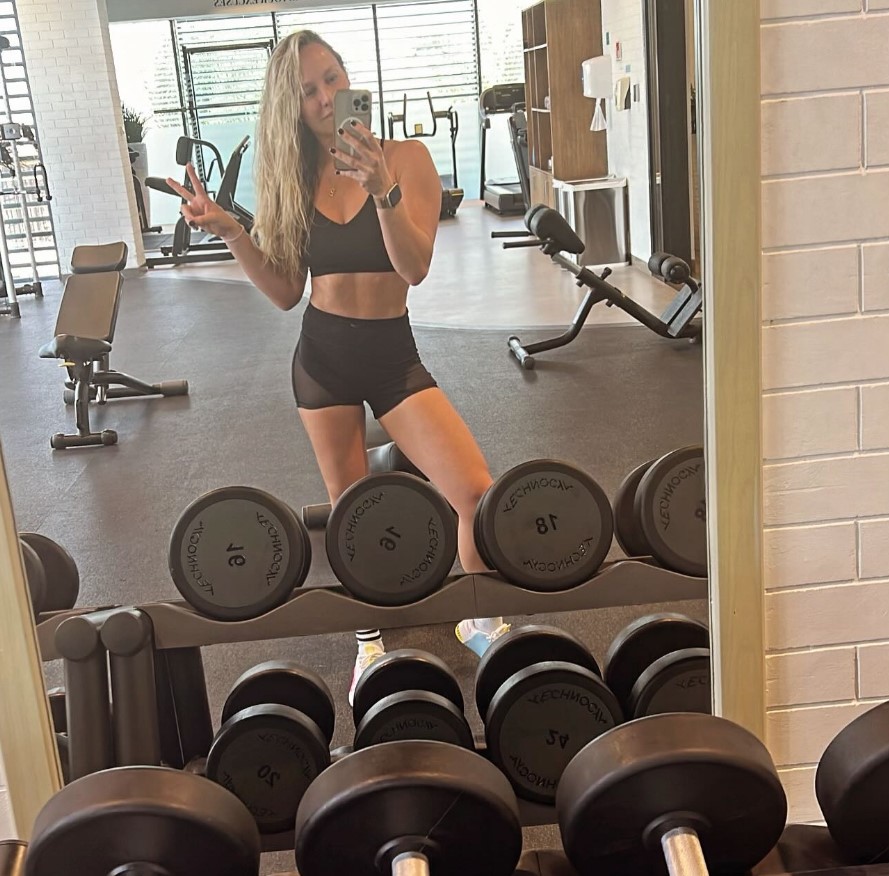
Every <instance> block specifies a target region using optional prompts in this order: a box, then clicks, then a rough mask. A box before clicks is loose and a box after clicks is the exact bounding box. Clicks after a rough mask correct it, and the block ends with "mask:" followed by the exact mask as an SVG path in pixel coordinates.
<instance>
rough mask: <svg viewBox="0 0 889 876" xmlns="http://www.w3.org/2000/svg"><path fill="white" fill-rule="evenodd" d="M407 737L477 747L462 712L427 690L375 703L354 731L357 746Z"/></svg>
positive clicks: (411, 692)
mask: <svg viewBox="0 0 889 876" xmlns="http://www.w3.org/2000/svg"><path fill="white" fill-rule="evenodd" d="M404 739H433V740H437V741H438V742H447V743H449V744H450V745H459V746H461V747H462V748H469V749H472V750H473V751H474V750H475V742H474V741H473V739H472V731H471V730H470V729H469V724H468V723H467V721H466V717H465V716H464V714H463V712H462V711H460V709H458V708H457V707H456V706H455V705H454V704H453V703H452V702H451V701H450V700H448V699H445V697H442V696H439V695H438V694H434V693H429V692H428V691H424V690H403V691H399V692H398V693H394V694H390V695H389V696H387V697H383V699H381V700H380V701H379V702H378V703H374V705H372V706H371V707H370V708H369V709H368V710H367V712H366V713H365V715H364V717H363V718H362V719H361V723H360V724H359V725H358V729H357V730H356V731H355V749H356V750H357V749H359V748H367V747H368V746H370V745H379V744H380V743H381V742H397V741H400V740H404Z"/></svg>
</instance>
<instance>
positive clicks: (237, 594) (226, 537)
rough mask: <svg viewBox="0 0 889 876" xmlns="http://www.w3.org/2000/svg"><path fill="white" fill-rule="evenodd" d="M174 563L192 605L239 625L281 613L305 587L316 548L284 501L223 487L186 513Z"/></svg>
mask: <svg viewBox="0 0 889 876" xmlns="http://www.w3.org/2000/svg"><path fill="white" fill-rule="evenodd" d="M167 559H168V565H169V569H170V575H171V576H172V578H173V583H174V584H175V585H176V588H177V590H179V592H180V593H181V594H182V596H183V597H184V598H185V600H186V601H187V602H188V603H189V604H191V605H192V606H193V607H194V608H195V609H197V610H198V611H199V612H201V613H202V614H205V615H207V616H208V617H212V618H215V619H217V620H226V621H238V620H247V619H249V618H254V617H258V616H259V615H262V614H265V613H266V612H268V611H271V610H272V609H274V608H277V607H278V606H279V605H281V604H283V603H284V602H286V601H287V599H288V598H289V597H290V595H291V594H292V592H293V590H294V588H296V587H300V586H302V584H303V582H304V581H305V580H306V576H307V575H308V573H309V566H310V564H311V561H312V545H311V542H310V541H309V534H308V532H306V528H305V526H303V524H302V521H301V520H300V519H299V517H298V515H297V514H296V513H295V512H294V511H293V510H292V509H291V508H290V507H289V506H288V505H287V504H286V503H284V502H282V501H281V500H280V499H277V498H275V497H274V496H272V495H270V494H269V493H267V492H265V491H264V490H260V489H257V488H255V487H222V488H220V489H216V490H211V491H210V492H208V493H205V494H204V495H202V496H200V497H199V498H197V499H195V501H194V502H192V503H191V504H190V505H189V506H188V507H187V508H186V509H185V511H183V512H182V514H181V515H180V517H179V519H178V520H177V522H176V525H175V526H174V528H173V532H172V534H171V536H170V543H169V549H168V558H167Z"/></svg>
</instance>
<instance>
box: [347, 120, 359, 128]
mask: <svg viewBox="0 0 889 876" xmlns="http://www.w3.org/2000/svg"><path fill="white" fill-rule="evenodd" d="M349 124H350V125H351V126H352V127H353V128H354V127H355V125H357V124H358V122H356V121H355V119H352V120H351V121H350V122H349Z"/></svg>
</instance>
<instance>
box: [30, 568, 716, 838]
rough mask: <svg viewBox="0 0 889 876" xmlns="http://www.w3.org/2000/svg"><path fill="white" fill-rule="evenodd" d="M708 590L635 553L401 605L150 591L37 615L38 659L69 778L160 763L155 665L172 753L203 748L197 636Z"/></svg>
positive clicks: (478, 581) (544, 816) (205, 714)
mask: <svg viewBox="0 0 889 876" xmlns="http://www.w3.org/2000/svg"><path fill="white" fill-rule="evenodd" d="M707 595H708V587H707V579H706V578H694V577H690V576H687V575H682V574H679V573H677V572H672V571H669V570H667V569H664V568H662V567H660V566H657V565H654V564H653V562H651V561H649V560H647V559H644V558H643V559H629V560H618V561H616V562H612V563H606V564H605V565H603V566H602V568H601V570H600V571H599V572H598V573H597V574H596V575H595V576H594V577H593V578H591V579H590V580H588V581H585V582H583V583H582V584H579V585H577V586H576V587H573V588H571V589H570V590H563V591H556V592H545V593H541V592H536V591H530V590H526V589H524V588H521V587H518V586H516V585H514V584H510V583H509V582H507V581H505V580H504V579H502V578H501V577H499V576H498V575H495V574H487V573H486V574H472V575H466V574H462V575H456V576H453V577H451V578H450V579H449V580H448V581H447V582H446V583H445V584H444V586H443V587H442V588H441V589H439V590H438V591H436V592H435V593H434V594H432V595H431V596H428V597H427V598H426V599H423V600H421V601H419V602H415V603H412V604H410V605H405V606H377V605H369V604H367V603H365V602H361V601H360V600H358V599H356V598H355V597H353V596H351V595H350V594H349V593H348V592H347V591H346V590H345V589H344V588H342V587H340V586H324V587H309V588H302V589H300V590H297V591H295V592H294V594H293V596H292V597H291V598H290V599H289V600H288V601H287V602H286V603H284V604H283V605H281V606H279V607H278V608H275V609H273V610H272V611H269V612H267V613H266V614H264V615H261V616H260V617H257V618H252V619H250V620H244V621H219V620H214V619H212V618H208V617H205V616H203V615H201V614H198V612H196V611H195V610H194V609H193V608H192V607H191V606H190V605H188V604H187V603H186V602H184V601H169V602H155V603H146V604H144V605H140V606H135V607H133V606H114V607H107V608H102V609H95V608H94V609H74V610H71V611H62V612H55V613H52V614H49V615H43V616H41V619H40V622H39V623H38V625H37V636H38V643H39V647H40V652H41V655H42V659H43V660H45V661H46V660H56V659H62V660H64V664H65V678H66V687H67V691H68V693H67V696H68V702H67V712H68V728H69V734H70V741H69V749H70V756H71V777H72V779H74V778H78V777H79V776H81V775H86V774H88V773H91V772H96V771H98V770H100V769H106V768H108V767H111V766H127V765H135V764H159V763H161V760H162V757H161V749H162V744H161V735H162V730H161V727H160V724H161V722H162V721H163V720H164V711H165V710H164V709H162V708H159V704H158V687H157V686H156V676H155V673H156V672H162V671H164V670H163V667H166V672H167V676H166V679H165V680H166V682H168V683H170V684H172V686H173V687H174V688H175V687H176V686H177V684H178V685H179V686H180V688H181V690H182V691H183V693H184V690H185V689H187V694H184V699H185V700H186V701H187V707H188V711H189V716H190V718H191V719H193V720H194V721H195V723H196V724H197V725H198V726H199V727H200V728H201V730H200V732H198V733H197V736H198V737H200V738H199V739H197V738H196V739H195V740H194V744H193V750H192V751H187V750H186V749H187V748H188V745H187V743H186V740H184V739H182V740H180V741H181V743H182V762H181V763H179V764H174V765H178V766H184V765H185V764H186V763H188V761H189V760H190V759H191V757H193V756H200V755H202V754H206V750H207V748H209V741H208V739H212V735H213V732H212V722H211V719H210V710H209V705H208V702H207V697H206V687H205V683H204V680H203V665H202V658H201V651H200V649H201V648H202V647H203V646H205V645H219V644H228V643H235V642H254V641H265V640H273V639H282V638H292V637H298V636H314V635H321V634H325V633H346V632H351V631H354V630H357V629H375V628H378V629H393V628H398V627H414V626H422V625H429V624H440V623H447V622H457V621H460V620H462V619H463V618H467V617H497V616H500V615H504V616H516V615H535V614H543V613H547V614H549V613H555V614H558V613H561V612H568V611H581V610H589V609H597V608H607V607H618V606H631V605H647V604H652V603H659V602H678V601H685V600H693V599H706V598H707ZM161 655H164V658H163V661H162V660H160V659H159V658H160V657H161ZM109 670H110V671H109ZM109 675H110V678H111V693H112V694H113V696H112V697H111V699H113V702H114V715H113V719H112V716H111V714H110V709H109V689H108V678H109ZM174 695H175V694H174ZM177 702H178V701H177ZM106 718H107V720H105V719H106ZM477 748H478V749H479V751H480V752H481V753H484V746H483V744H479V743H477ZM202 749H203V750H202ZM163 759H164V761H165V762H170V760H169V759H168V758H163ZM520 808H521V814H522V820H523V823H524V824H525V825H526V826H531V825H540V824H552V823H554V822H555V810H554V808H553V807H549V806H542V805H539V804H532V803H528V802H527V801H522V802H521V804H520ZM292 842H293V837H292V835H287V834H281V835H273V836H266V837H265V838H264V851H280V850H282V849H287V848H292V847H293V846H292Z"/></svg>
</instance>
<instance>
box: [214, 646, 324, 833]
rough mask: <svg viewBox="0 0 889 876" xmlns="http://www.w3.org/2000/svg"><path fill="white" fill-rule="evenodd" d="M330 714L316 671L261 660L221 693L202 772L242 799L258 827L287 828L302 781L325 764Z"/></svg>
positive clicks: (306, 781) (273, 830)
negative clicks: (215, 730) (217, 723)
mask: <svg viewBox="0 0 889 876" xmlns="http://www.w3.org/2000/svg"><path fill="white" fill-rule="evenodd" d="M335 717H336V711H335V707H334V702H333V697H332V696H331V694H330V691H329V690H328V688H327V685H326V684H325V683H324V681H323V680H322V679H321V678H319V677H318V676H317V675H315V673H314V672H311V671H309V670H307V669H303V668H301V667H299V666H297V665H296V664H294V663H291V662H289V661H283V660H273V661H268V662H266V663H260V664H258V665H256V666H254V667H252V668H251V669H248V670H247V671H246V672H245V673H243V674H242V675H241V676H240V677H239V678H238V680H237V681H236V682H235V684H234V686H233V687H232V689H231V692H230V693H229V695H228V697H227V698H226V700H225V705H224V706H223V709H222V719H221V724H222V726H221V727H220V728H219V732H218V733H217V734H216V736H215V738H214V740H213V744H212V746H211V747H210V751H209V753H208V755H207V763H206V777H207V778H208V779H211V780H212V781H214V782H216V783H217V784H220V785H222V786H223V787H225V788H228V790H229V791H231V792H232V793H233V794H234V795H235V796H236V797H238V798H239V799H240V800H241V801H242V802H243V803H244V805H245V806H246V807H247V809H248V810H249V811H250V812H251V814H252V815H253V817H254V819H255V820H256V824H257V827H258V828H259V831H260V833H263V834H267V833H279V832H281V831H285V830H289V829H290V828H291V827H292V826H293V818H294V816H295V815H296V807H297V804H298V803H299V801H300V798H301V797H302V795H303V794H304V793H305V790H306V788H307V787H308V786H309V785H310V784H311V782H312V781H313V780H314V779H315V777H316V776H318V775H319V774H320V773H321V772H322V770H324V769H326V768H327V767H328V766H329V764H330V749H329V745H330V740H331V738H332V737H333V728H334V721H335Z"/></svg>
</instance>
